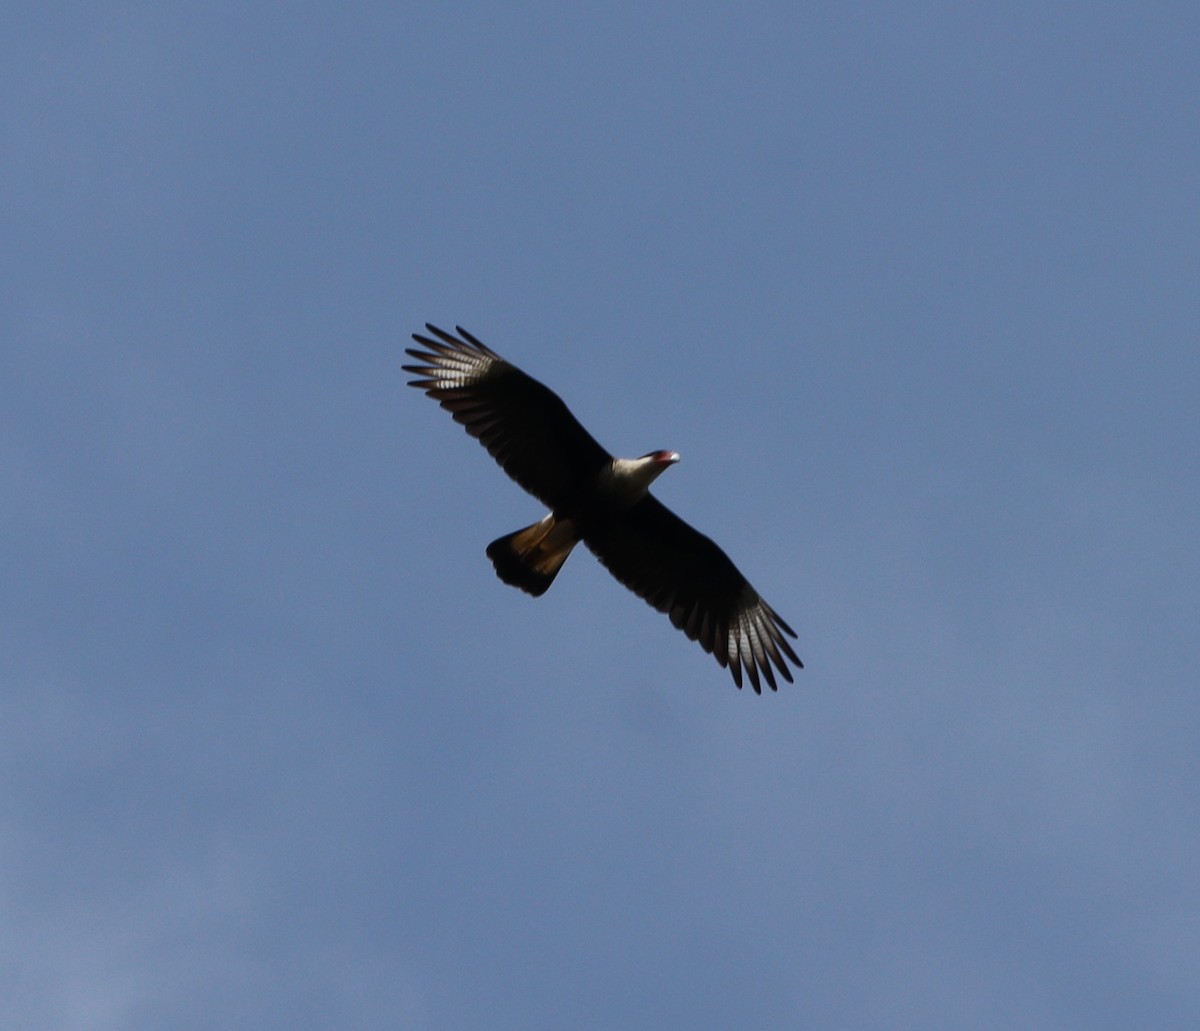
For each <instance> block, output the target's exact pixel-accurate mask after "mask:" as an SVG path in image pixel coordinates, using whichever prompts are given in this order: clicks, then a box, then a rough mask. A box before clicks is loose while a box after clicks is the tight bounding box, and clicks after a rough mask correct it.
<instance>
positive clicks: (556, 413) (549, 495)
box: [402, 323, 612, 508]
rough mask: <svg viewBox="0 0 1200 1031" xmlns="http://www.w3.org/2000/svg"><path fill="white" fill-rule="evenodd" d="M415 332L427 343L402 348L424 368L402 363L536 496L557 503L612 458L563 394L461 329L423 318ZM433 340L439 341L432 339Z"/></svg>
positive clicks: (417, 338) (413, 383)
mask: <svg viewBox="0 0 1200 1031" xmlns="http://www.w3.org/2000/svg"><path fill="white" fill-rule="evenodd" d="M425 328H426V329H427V330H429V332H430V333H431V334H432V335H433V336H429V337H427V336H421V335H420V334H419V333H414V334H413V339H414V340H415V341H416V342H417V343H418V344H421V345H423V346H424V347H426V348H428V350H427V351H417V350H414V349H412V348H409V349H408V351H407V352H406V353H407V354H410V355H412V356H413V357H414V358H416V359H418V360H419V361H421V362H424V363H425V364H423V365H405V366H402V367H403V369H404V371H405V372H411V373H414V374H416V375H417V376H420V377H422V378H421V379H415V380H411V381H410V382H409V386H412V387H420V388H421V389H422V390H424V391H425V393H427V394H428V395H429V396H430V397H432V398H433V399H434V400H435V401H437V402H438V403H439V404H440V405H441V406H442V407H443V408H445V409H446V410H447V411H448V412H450V414H451V415H453V416H454V418H455V420H456V421H458V422H461V423H462V424H463V425H464V426H465V427H466V429H467V432H468V433H469V434H471V436H472V437H478V438H479V440H480V442H481V443H482V444H483V446H484V447H486V448H487V449H488V451H489V453H490V454H491V456H492V457H493V458H494V459H496V461H497V462H499V463H500V467H501V468H502V469H503V470H504V471H505V472H506V473H508V475H509V476H511V477H512V478H513V479H514V480H516V481H517V483H519V484H520V485H521V486H522V487H524V488H525V489H526V490H527V491H529V493H530V494H532V495H533V496H534V497H536V498H538V499H540V500H541V501H542V502H543V503H544V504H545V505H547V506H548V507H550V508H556V507H558V506H559V505H560V504H562V503H563V501H564V500H566V498H567V497H568V496H569V494H570V492H571V491H572V489H573V488H575V487H576V486H577V485H578V484H579V483H580V482H581V481H585V480H590V479H591V477H592V476H594V475H595V473H596V472H597V471H598V470H599V469H600V468H601V467H602V466H603V465H604V464H605V463H606V462H608V461H610V460H611V458H612V456H611V455H610V454H609V453H608V452H607V451H605V450H604V448H602V447H601V446H600V445H599V444H598V443H596V441H595V439H594V438H593V437H592V435H591V434H590V433H588V431H587V430H585V429H584V428H583V426H581V425H580V423H579V420H578V419H576V418H575V416H573V415H572V414H571V410H570V409H569V408H567V406H566V405H565V404H563V402H562V399H561V398H560V397H559V396H558V395H557V394H556V393H554V391H552V390H550V389H549V388H548V387H544V386H542V384H540V383H539V382H538V381H537V380H535V379H533V377H531V376H527V375H525V373H523V372H522V371H521V370H520V369H518V368H517V367H516V366H515V365H510V364H509V363H508V362H506V361H505V360H504V359H503V358H501V357H500V356H499V355H498V354H496V352H495V351H492V350H491V349H489V348H487V347H485V346H484V345H483V344H481V343H480V342H479V341H478V340H476V339H475V338H474V337H473V336H471V334H470V333H468V332H467V331H466V330H465V329H463V328H462V327H461V326H457V327H455V328H456V329H457V330H458V335H459V337H461V338H462V339H458V338H457V337H454V336H451V335H450V334H449V333H446V332H444V331H443V330H440V329H438V328H437V326H431V325H429V324H428V323H426V325H425ZM434 337H436V338H437V339H434Z"/></svg>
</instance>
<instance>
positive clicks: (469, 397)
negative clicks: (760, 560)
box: [403, 324, 804, 694]
mask: <svg viewBox="0 0 1200 1031" xmlns="http://www.w3.org/2000/svg"><path fill="white" fill-rule="evenodd" d="M425 328H426V329H427V330H428V332H429V335H428V336H426V335H423V334H420V333H414V334H413V340H415V341H416V342H417V343H418V344H420V345H421V346H422V347H423V348H424V350H416V349H414V348H409V349H408V350H407V353H408V354H409V355H411V356H412V357H413V358H415V359H417V360H418V361H419V362H421V364H420V365H405V366H403V369H404V371H405V372H410V373H413V374H414V375H416V376H418V377H420V378H419V379H414V380H411V381H410V383H409V385H410V386H414V387H418V388H420V389H421V390H424V391H425V393H426V394H428V395H429V396H430V397H432V398H433V399H434V400H435V401H437V402H438V403H439V404H440V405H441V406H442V407H443V408H445V409H446V410H447V411H449V412H450V414H451V415H452V416H453V417H454V419H455V420H456V421H457V422H460V423H462V424H463V426H465V427H466V430H467V432H468V433H469V434H471V436H473V437H477V438H478V439H479V441H480V442H481V443H482V444H483V446H484V447H486V448H487V449H488V452H489V453H490V454H491V456H492V457H493V458H495V459H496V461H497V462H498V463H499V464H500V467H501V468H502V469H503V470H504V471H505V472H506V473H508V475H509V476H511V477H512V478H513V479H514V480H516V482H517V483H519V484H520V485H521V486H522V487H524V488H525V489H526V490H527V491H529V493H530V494H532V495H533V496H534V497H536V498H538V500H540V501H541V502H542V503H543V504H544V505H546V507H547V508H549V509H550V513H549V514H548V515H546V516H545V517H544V518H542V519H540V520H539V521H538V522H536V523H534V524H533V525H531V526H527V527H525V528H524V529H523V530H517V531H515V532H513V533H510V534H506V535H505V536H503V537H499V538H497V539H496V540H494V541H492V543H491V544H489V545H488V548H487V554H488V558H490V559H491V560H492V564H493V565H494V566H495V567H496V574H497V575H498V576H499V577H500V579H501V580H503V581H504V582H505V583H507V584H511V585H512V586H514V587H519V588H520V589H521V590H523V591H526V592H527V593H529V594H532V595H534V596H535V597H537V596H540V595H542V594H544V593H545V592H546V589H547V588H548V587H549V586H550V584H551V583H553V582H554V578H555V577H556V576H557V575H558V571H559V569H561V568H562V564H563V563H564V562H565V561H566V560H567V556H568V555H570V553H571V549H572V548H574V547H575V545H576V544H578V543H579V542H580V541H583V543H584V544H585V545H587V547H588V549H589V550H590V551H591V552H592V553H593V554H595V556H596V557H597V558H598V559H599V560H600V562H601V563H602V564H603V565H604V566H605V568H607V569H608V571H609V572H610V573H612V575H613V576H615V577H616V578H617V579H618V580H619V581H620V582H621V583H623V584H624V585H625V586H626V587H628V588H629V589H630V590H632V591H633V592H634V593H635V594H637V595H638V596H640V597H641V598H644V599H645V600H646V601H647V602H649V603H650V604H651V605H653V606H654V608H656V609H658V611H659V612H665V613H666V614H667V615H668V616H669V617H670V619H671V622H672V623H673V624H674V625H675V626H676V627H678V628H679V629H680V630H682V631H683V632H684V633H685V634H687V635H688V637H690V638H691V639H692V640H693V641H697V642H699V644H700V646H701V647H702V648H703V649H704V650H705V651H706V652H709V653H710V654H712V655H713V656H714V657H715V658H716V660H717V662H719V663H720V664H721V665H722V666H726V667H728V669H729V671H730V673H732V674H733V681H734V683H735V684H737V686H738V687H739V688H740V687H741V686H742V670H743V668H744V669H745V672H746V675H747V676H748V677H749V679H750V684H751V686H752V687H753V688H754V690H755V692H756V693H760V694H761V693H762V681H763V680H765V681H766V682H767V684H768V686H770V688H771V689H772V690H775V689H776V684H775V670H778V671H779V674H780V675H781V676H782V677H783V678H784V679H785V680H788V681H789V682H790V681H791V680H792V674H791V671H790V670H789V669H788V660H791V662H792V663H794V664H795V666H796V667H797V668H802V667H803V665H804V663H802V662H801V661H800V660H799V659H798V658H797V657H796V653H795V652H794V651H792V648H791V645H789V644H788V642H787V637H786V636H785V635H787V636H790V637H795V636H796V634H795V631H793V630H792V628H791V627H790V626H788V625H787V623H785V622H784V621H783V620H782V619H780V617H779V616H778V615H777V614H776V613H775V610H774V609H772V608H771V606H770V605H768V604H767V603H766V602H765V601H763V599H762V598H761V597H759V595H758V592H757V591H755V589H754V588H753V587H751V586H750V583H749V581H747V580H746V578H745V577H744V576H742V574H741V573H739V572H738V570H737V567H736V566H735V565H734V564H733V563H732V562H731V561H730V560H729V556H727V555H726V554H725V552H723V551H722V550H721V549H720V548H719V547H717V545H715V544H714V543H713V542H712V541H711V540H709V539H708V538H707V537H705V536H704V535H703V534H702V533H699V532H698V531H697V530H694V529H692V527H690V526H689V525H688V524H687V523H685V522H684V521H683V520H682V519H680V518H679V517H678V516H677V515H675V513H674V512H672V511H671V510H670V509H668V508H667V507H666V506H664V505H663V504H661V503H660V502H659V501H658V500H657V499H656V498H655V497H654V496H653V495H652V494H650V492H649V487H650V484H651V483H652V482H653V481H654V480H655V479H656V478H657V477H658V476H659V474H660V473H662V472H663V471H664V470H665V469H667V468H668V467H669V466H671V465H673V464H674V463H675V462H678V461H679V455H677V454H676V453H675V452H674V451H651V452H649V453H647V454H645V455H642V456H641V457H640V458H614V457H613V456H612V455H610V454H609V453H608V452H607V451H605V450H604V448H603V447H601V446H600V445H599V444H598V443H597V442H596V440H595V438H594V437H593V436H592V435H591V434H590V433H588V431H587V430H585V429H584V428H583V426H581V425H580V423H579V420H577V419H576V418H575V416H573V415H572V414H571V411H570V409H568V408H567V406H566V405H565V404H563V402H562V399H561V398H559V396H558V395H557V394H555V393H554V392H553V391H552V390H550V389H548V388H547V387H544V386H542V384H541V383H539V382H538V381H537V380H535V379H533V378H532V377H531V376H527V375H526V374H525V373H523V372H522V371H521V370H520V369H518V368H517V367H516V366H515V365H512V364H510V363H509V362H506V361H505V360H504V359H503V358H501V357H500V356H499V355H498V354H496V353H495V352H494V351H492V350H491V349H490V348H488V347H486V346H484V345H483V344H482V343H480V342H479V341H478V340H477V339H476V338H475V337H473V336H472V335H471V334H470V333H468V332H467V331H466V330H464V329H463V328H462V327H461V326H459V327H456V328H457V332H458V336H454V335H452V334H450V333H447V332H445V331H443V330H440V329H438V328H437V327H436V326H432V325H429V324H426V326H425Z"/></svg>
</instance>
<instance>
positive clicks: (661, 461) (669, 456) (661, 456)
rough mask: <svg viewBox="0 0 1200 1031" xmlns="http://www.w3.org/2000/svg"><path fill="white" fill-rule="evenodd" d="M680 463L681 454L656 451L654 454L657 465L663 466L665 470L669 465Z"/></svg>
mask: <svg viewBox="0 0 1200 1031" xmlns="http://www.w3.org/2000/svg"><path fill="white" fill-rule="evenodd" d="M678 461H679V452H678V451H655V452H654V463H655V465H661V466H662V467H663V468H664V469H665V468H666V467H667V466H668V465H674V464H675V463H676V462H678Z"/></svg>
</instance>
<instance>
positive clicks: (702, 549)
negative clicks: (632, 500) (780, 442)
mask: <svg viewBox="0 0 1200 1031" xmlns="http://www.w3.org/2000/svg"><path fill="white" fill-rule="evenodd" d="M584 543H585V544H586V545H587V546H588V547H589V548H590V549H591V550H592V552H593V553H594V554H595V555H596V557H597V558H598V559H599V560H600V561H601V563H603V564H604V566H606V567H607V569H608V571H609V572H610V573H612V575H613V576H615V577H616V578H617V579H618V580H619V581H620V582H621V583H623V584H624V585H625V586H626V587H628V588H629V589H630V590H631V591H633V592H634V593H635V594H637V595H638V596H639V597H641V598H644V599H645V600H646V601H647V602H649V603H650V604H651V605H653V606H654V607H655V608H656V609H658V611H659V612H665V613H666V614H667V615H668V616H670V617H671V622H672V623H674V624H675V626H676V627H678V628H679V629H680V630H682V631H683V632H684V633H685V634H687V635H688V637H690V638H691V639H692V640H693V641H698V642H699V643H700V646H701V647H702V648H703V649H704V650H705V651H706V652H709V653H711V654H712V655H713V656H714V657H715V658H716V660H717V662H719V663H720V664H721V665H722V666H728V667H729V671H730V673H732V674H733V681H734V683H735V684H737V686H738V687H741V686H742V669H743V667H744V668H745V671H746V674H747V675H748V676H749V678H750V683H751V685H752V686H753V687H754V690H755V692H756V693H759V694H761V693H762V685H761V682H760V678H761V680H766V682H767V684H768V685H769V686H770V688H771V690H775V673H774V671H773V670H772V668H771V663H772V662H773V663H774V664H775V669H778V670H779V672H780V674H781V675H782V676H783V677H784V679H785V680H787V681H789V682H791V680H792V674H791V671H790V670H789V669H788V666H787V662H786V661H785V660H786V659H790V660H791V661H792V662H793V663H794V664H795V665H796V667H797V668H798V669H799V668H802V667H803V666H804V663H802V662H801V661H800V660H799V659H798V658H797V657H796V653H795V652H794V651H792V648H791V646H790V645H789V644H788V642H787V638H786V637H785V636H784V635H785V634H787V635H789V636H791V637H795V636H796V633H795V631H794V630H792V628H791V627H790V626H788V625H787V624H786V623H785V622H784V621H783V620H782V619H780V618H779V616H777V615H776V614H775V610H774V609H772V608H771V606H770V605H768V604H767V603H766V602H765V601H763V599H762V598H760V597H759V595H758V592H757V591H756V590H755V589H754V588H753V587H751V586H750V584H749V582H748V581H747V580H746V578H745V577H744V576H742V574H741V573H739V572H738V569H737V567H736V566H735V565H734V564H733V563H732V562H731V561H730V560H729V556H728V555H726V554H725V552H723V551H722V550H721V549H720V548H719V547H717V545H715V544H714V543H713V542H712V541H711V540H709V539H708V538H707V537H705V536H704V534H702V533H700V532H699V531H697V530H694V529H693V528H692V527H690V526H689V525H688V524H687V523H685V522H684V521H683V520H682V519H680V518H679V516H677V515H675V513H674V512H672V511H671V510H670V509H669V508H667V507H666V506H665V505H663V504H662V503H661V502H660V501H658V500H657V499H656V498H655V497H653V496H652V495H650V494H647V495H646V496H645V497H644V498H642V500H641V501H639V502H638V503H637V504H635V505H634V506H633V507H632V508H630V509H629V510H628V512H626V513H625V514H624V515H623V516H622V517H620V518H617V519H614V520H612V521H611V523H609V524H607V525H605V526H604V527H603V528H601V529H600V530H599V531H598V532H596V533H591V534H587V535H585V536H584Z"/></svg>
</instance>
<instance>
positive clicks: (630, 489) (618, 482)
mask: <svg viewBox="0 0 1200 1031" xmlns="http://www.w3.org/2000/svg"><path fill="white" fill-rule="evenodd" d="M678 461H679V454H678V452H675V451H648V452H647V453H646V454H644V455H642V456H641V458H614V459H613V461H612V466H611V469H610V471H609V475H611V476H612V478H613V480H614V481H615V483H614V486H616V488H617V490H618V491H619V492H620V493H622V494H626V495H629V496H631V497H640V496H641V495H642V494H645V493H646V490H647V488H648V487H649V486H650V484H652V483H653V482H654V481H655V480H656V479H658V477H659V476H660V475H662V473H663V472H664V471H665V470H666V469H668V468H669V467H670V466H672V465H674V464H675V463H676V462H678Z"/></svg>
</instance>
